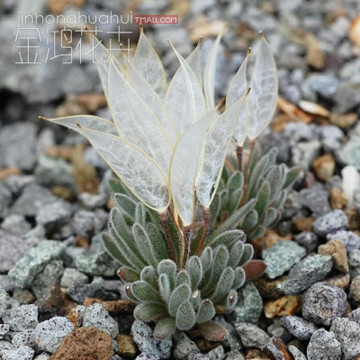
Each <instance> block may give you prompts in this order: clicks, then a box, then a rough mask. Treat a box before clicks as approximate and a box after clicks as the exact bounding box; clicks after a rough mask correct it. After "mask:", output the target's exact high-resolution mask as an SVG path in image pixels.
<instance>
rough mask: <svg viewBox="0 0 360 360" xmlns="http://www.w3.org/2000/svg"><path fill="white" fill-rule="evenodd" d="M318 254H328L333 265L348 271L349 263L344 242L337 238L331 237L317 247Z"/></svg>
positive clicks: (342, 270) (340, 269) (345, 271)
mask: <svg viewBox="0 0 360 360" xmlns="http://www.w3.org/2000/svg"><path fill="white" fill-rule="evenodd" d="M318 253H319V254H320V255H330V256H331V258H332V261H333V263H334V267H335V268H336V269H338V270H339V271H341V272H344V273H347V272H349V264H348V259H347V254H346V248H345V246H344V244H343V243H342V242H341V241H340V240H338V239H336V238H335V239H332V240H330V241H328V242H327V243H326V244H323V245H320V246H319V248H318Z"/></svg>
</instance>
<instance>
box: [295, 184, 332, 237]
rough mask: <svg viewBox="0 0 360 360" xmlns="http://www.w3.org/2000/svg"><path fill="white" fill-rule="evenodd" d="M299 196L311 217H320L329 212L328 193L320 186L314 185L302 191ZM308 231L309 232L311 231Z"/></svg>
mask: <svg viewBox="0 0 360 360" xmlns="http://www.w3.org/2000/svg"><path fill="white" fill-rule="evenodd" d="M300 195H301V197H302V204H303V206H305V207H306V208H308V209H310V210H311V211H312V215H313V216H316V217H317V216H321V215H324V214H327V213H328V212H329V211H330V210H331V208H330V204H329V192H328V191H327V190H326V189H324V187H323V186H321V185H320V184H316V185H315V186H313V187H311V188H310V189H302V190H301V191H300ZM304 231H306V230H304ZM309 231H311V229H310V230H309Z"/></svg>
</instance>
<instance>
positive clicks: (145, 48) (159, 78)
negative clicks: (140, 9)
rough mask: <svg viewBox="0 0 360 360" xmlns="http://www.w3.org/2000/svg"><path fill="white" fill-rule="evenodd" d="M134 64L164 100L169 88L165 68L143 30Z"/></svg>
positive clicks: (133, 60)
mask: <svg viewBox="0 0 360 360" xmlns="http://www.w3.org/2000/svg"><path fill="white" fill-rule="evenodd" d="M132 63H133V65H134V66H135V67H136V68H137V69H138V70H139V72H140V74H141V75H142V76H143V77H144V78H145V79H146V81H147V82H148V83H149V84H150V86H151V87H152V88H153V89H154V90H155V92H156V93H157V94H158V95H159V96H160V97H161V98H163V97H164V95H165V92H166V87H167V82H166V73H165V70H164V66H163V64H162V62H161V60H160V58H159V56H158V55H157V54H156V52H155V50H154V48H153V46H152V45H151V43H150V41H149V39H148V38H147V37H146V36H145V34H144V31H143V30H142V29H141V32H140V37H139V41H138V44H137V48H136V51H135V54H134V57H133V59H132Z"/></svg>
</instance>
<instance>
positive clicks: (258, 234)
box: [248, 225, 266, 239]
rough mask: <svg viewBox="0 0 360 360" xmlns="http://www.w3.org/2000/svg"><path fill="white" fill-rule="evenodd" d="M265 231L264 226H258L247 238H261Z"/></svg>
mask: <svg viewBox="0 0 360 360" xmlns="http://www.w3.org/2000/svg"><path fill="white" fill-rule="evenodd" d="M265 231H266V228H265V226H263V225H259V226H257V227H256V228H254V229H252V230H251V231H250V232H249V234H248V237H249V239H257V238H259V237H262V236H263V235H264V234H265Z"/></svg>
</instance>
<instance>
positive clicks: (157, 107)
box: [128, 63, 179, 146]
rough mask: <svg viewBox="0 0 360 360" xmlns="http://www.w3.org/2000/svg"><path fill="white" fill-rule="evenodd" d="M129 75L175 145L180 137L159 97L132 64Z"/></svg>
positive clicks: (129, 65) (129, 67) (132, 83)
mask: <svg viewBox="0 0 360 360" xmlns="http://www.w3.org/2000/svg"><path fill="white" fill-rule="evenodd" d="M128 74H129V79H130V83H131V85H132V87H133V88H134V90H135V91H136V93H137V94H138V95H139V96H140V98H141V99H142V100H143V101H144V102H145V103H146V104H147V106H148V107H149V108H150V109H151V111H152V112H153V114H154V115H155V116H156V118H157V120H158V121H159V123H160V124H161V126H162V127H163V129H164V130H165V132H166V135H167V136H168V138H169V139H170V141H171V144H172V146H173V145H175V143H176V141H177V139H178V137H179V135H178V132H177V130H176V127H175V125H174V124H173V121H172V119H171V117H170V115H169V113H168V112H167V110H166V108H165V106H164V105H163V102H162V101H161V99H160V97H159V95H158V94H157V93H156V92H155V91H154V90H153V88H152V87H151V86H150V84H149V83H148V82H147V81H146V80H145V78H144V77H143V76H142V75H141V74H140V72H139V71H138V70H137V69H136V68H135V66H134V65H133V64H132V63H129V64H128Z"/></svg>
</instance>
